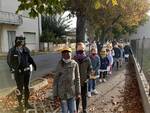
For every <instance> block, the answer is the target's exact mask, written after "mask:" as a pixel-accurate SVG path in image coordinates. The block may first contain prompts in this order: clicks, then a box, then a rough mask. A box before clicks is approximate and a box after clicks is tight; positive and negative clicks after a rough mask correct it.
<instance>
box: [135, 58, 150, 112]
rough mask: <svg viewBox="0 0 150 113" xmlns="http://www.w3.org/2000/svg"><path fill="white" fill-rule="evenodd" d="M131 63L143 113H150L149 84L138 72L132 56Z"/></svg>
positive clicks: (142, 74)
mask: <svg viewBox="0 0 150 113" xmlns="http://www.w3.org/2000/svg"><path fill="white" fill-rule="evenodd" d="M132 61H133V63H134V67H135V71H136V77H137V80H138V84H139V89H140V94H141V97H142V104H143V108H144V111H145V113H150V97H149V84H148V82H147V79H146V78H145V75H144V73H143V72H140V69H141V68H140V65H139V64H138V63H137V61H136V59H135V57H134V56H132Z"/></svg>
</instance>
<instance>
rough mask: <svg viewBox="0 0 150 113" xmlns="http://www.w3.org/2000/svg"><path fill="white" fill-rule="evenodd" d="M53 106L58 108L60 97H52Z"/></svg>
mask: <svg viewBox="0 0 150 113" xmlns="http://www.w3.org/2000/svg"><path fill="white" fill-rule="evenodd" d="M54 105H55V107H56V108H57V107H59V106H60V97H59V96H55V97H54Z"/></svg>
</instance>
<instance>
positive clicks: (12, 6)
mask: <svg viewBox="0 0 150 113" xmlns="http://www.w3.org/2000/svg"><path fill="white" fill-rule="evenodd" d="M0 5H1V6H0V9H1V10H2V11H5V12H12V13H15V12H16V10H17V8H18V5H19V2H18V1H17V0H0ZM40 20H41V18H40ZM39 22H40V32H41V21H39ZM1 26H2V30H1V31H2V33H1V34H2V37H0V38H1V41H2V52H7V51H8V34H7V31H16V36H20V35H23V36H24V32H31V33H35V34H36V41H35V42H36V45H32V44H27V46H28V47H29V49H31V50H33V49H34V50H38V49H39V33H38V31H39V29H38V18H35V19H31V18H27V17H23V24H22V25H20V26H12V25H3V24H1Z"/></svg>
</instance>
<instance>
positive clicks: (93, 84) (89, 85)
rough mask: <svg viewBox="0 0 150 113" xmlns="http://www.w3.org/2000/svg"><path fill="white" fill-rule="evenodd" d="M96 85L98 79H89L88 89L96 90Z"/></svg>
mask: <svg viewBox="0 0 150 113" xmlns="http://www.w3.org/2000/svg"><path fill="white" fill-rule="evenodd" d="M95 87H96V80H95V79H90V80H89V81H88V91H89V92H91V91H92V90H95Z"/></svg>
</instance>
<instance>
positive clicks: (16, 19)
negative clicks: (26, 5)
mask: <svg viewBox="0 0 150 113" xmlns="http://www.w3.org/2000/svg"><path fill="white" fill-rule="evenodd" d="M0 23H2V24H12V25H21V24H22V23H23V19H22V16H21V15H17V14H15V13H11V12H4V11H0Z"/></svg>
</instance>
